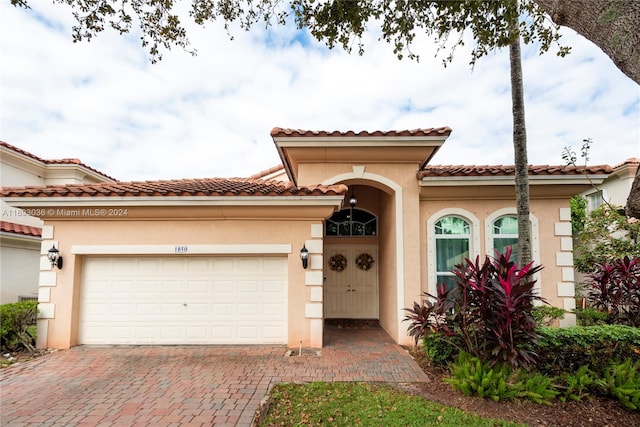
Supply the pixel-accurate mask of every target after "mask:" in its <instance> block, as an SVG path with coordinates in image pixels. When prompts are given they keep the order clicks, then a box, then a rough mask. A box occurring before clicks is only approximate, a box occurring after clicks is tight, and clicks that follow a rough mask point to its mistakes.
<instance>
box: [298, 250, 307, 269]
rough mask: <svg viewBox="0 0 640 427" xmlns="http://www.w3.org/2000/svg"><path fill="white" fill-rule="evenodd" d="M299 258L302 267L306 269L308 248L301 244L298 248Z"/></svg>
mask: <svg viewBox="0 0 640 427" xmlns="http://www.w3.org/2000/svg"><path fill="white" fill-rule="evenodd" d="M300 260H301V261H302V268H304V269H305V270H306V268H307V265H308V264H309V250H308V249H307V247H306V246H305V245H302V249H300Z"/></svg>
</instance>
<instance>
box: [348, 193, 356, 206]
mask: <svg viewBox="0 0 640 427" xmlns="http://www.w3.org/2000/svg"><path fill="white" fill-rule="evenodd" d="M356 203H358V199H356V195H355V193H353V192H352V193H351V197H350V198H349V205H350V206H351V208H355V207H356Z"/></svg>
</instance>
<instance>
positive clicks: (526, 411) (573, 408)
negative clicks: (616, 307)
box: [397, 350, 640, 427]
mask: <svg viewBox="0 0 640 427" xmlns="http://www.w3.org/2000/svg"><path fill="white" fill-rule="evenodd" d="M410 352H411V354H412V356H413V357H414V358H415V359H416V361H417V362H418V363H419V364H420V366H421V367H422V368H423V370H424V371H425V372H426V373H427V375H428V376H429V378H430V380H431V381H430V382H428V383H406V384H398V385H397V387H398V388H399V389H401V390H403V391H405V392H408V393H412V394H416V395H419V396H422V397H424V398H425V399H427V400H430V401H433V402H437V403H441V404H445V405H450V406H453V407H456V408H459V409H461V410H464V411H466V412H469V413H474V414H478V415H481V416H482V417H486V418H501V419H504V420H507V421H513V422H518V423H523V424H527V425H530V426H568V427H569V426H576V427H578V426H594V427H595V426H601V427H605V426H611V427H614V426H637V425H640V412H638V411H635V412H634V411H631V410H629V409H626V408H624V407H623V406H622V405H621V404H620V403H619V402H618V401H616V400H613V399H610V398H605V397H601V396H599V397H597V398H595V397H592V398H586V399H584V400H582V401H580V402H575V401H567V402H561V401H558V400H556V401H554V402H553V404H551V405H540V404H537V403H534V402H531V401H527V400H517V401H500V402H494V401H493V400H490V399H483V398H480V397H477V396H466V395H464V394H462V393H460V392H458V391H456V390H454V389H453V388H452V387H451V386H450V385H449V384H447V383H446V382H444V381H443V378H445V377H446V376H447V375H448V372H445V371H443V370H442V369H441V368H439V367H437V366H432V365H430V364H429V362H428V361H427V360H426V359H425V357H424V354H425V353H424V351H413V350H411V351H410Z"/></svg>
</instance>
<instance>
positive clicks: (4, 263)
mask: <svg viewBox="0 0 640 427" xmlns="http://www.w3.org/2000/svg"><path fill="white" fill-rule="evenodd" d="M0 171H1V173H0V186H2V187H16V186H42V185H61V184H89V183H98V182H115V179H113V178H111V177H109V176H107V175H105V174H103V173H102V172H100V171H98V170H95V169H93V168H90V167H89V166H87V165H85V164H83V163H82V162H81V161H80V160H78V159H61V160H45V159H42V158H40V157H37V156H35V155H33V154H31V153H28V152H26V151H24V150H21V149H19V148H17V147H14V146H13V145H10V144H7V143H6V142H2V141H0ZM0 209H2V220H1V221H0V277H1V280H2V282H1V285H2V286H0V304H5V303H9V302H16V301H22V300H30V299H37V298H38V276H39V273H40V255H41V252H40V251H41V246H42V245H41V232H42V230H41V228H42V221H41V220H40V219H38V218H36V217H34V216H31V215H30V211H29V209H27V210H21V209H18V208H15V207H11V206H9V205H7V204H6V203H5V201H4V200H2V201H0Z"/></svg>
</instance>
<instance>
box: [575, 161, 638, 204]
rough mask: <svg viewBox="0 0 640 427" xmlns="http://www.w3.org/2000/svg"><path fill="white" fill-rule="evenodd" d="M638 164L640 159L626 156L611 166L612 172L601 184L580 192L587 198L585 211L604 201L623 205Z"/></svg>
mask: <svg viewBox="0 0 640 427" xmlns="http://www.w3.org/2000/svg"><path fill="white" fill-rule="evenodd" d="M638 166H640V159H639V158H636V157H631V158H628V159H627V160H625V161H623V162H622V163H620V164H618V165H616V166H614V167H613V172H612V173H611V174H610V175H609V176H608V177H607V179H605V180H604V181H603V182H602V184H600V185H598V186H597V187H596V186H591V187H590V188H589V189H588V190H586V191H584V192H582V193H581V195H582V196H583V197H584V198H585V199H586V200H587V212H591V211H593V210H594V209H597V208H599V207H600V206H601V205H602V204H603V203H604V202H605V201H606V202H607V203H609V204H611V205H613V206H621V207H624V206H625V205H626V203H627V197H629V192H630V191H631V185H632V184H633V180H634V178H635V176H636V170H638Z"/></svg>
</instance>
